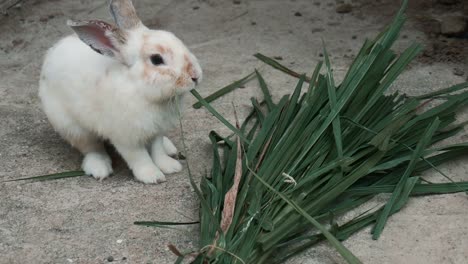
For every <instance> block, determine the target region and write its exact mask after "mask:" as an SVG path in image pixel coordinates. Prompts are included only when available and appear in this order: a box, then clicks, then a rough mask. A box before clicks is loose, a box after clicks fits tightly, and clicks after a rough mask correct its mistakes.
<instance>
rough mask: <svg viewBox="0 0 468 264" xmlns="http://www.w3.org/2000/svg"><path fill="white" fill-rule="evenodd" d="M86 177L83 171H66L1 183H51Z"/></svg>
mask: <svg viewBox="0 0 468 264" xmlns="http://www.w3.org/2000/svg"><path fill="white" fill-rule="evenodd" d="M81 176H86V173H85V172H84V171H67V172H60V173H54V174H48V175H42V176H35V177H28V178H21V179H13V180H8V181H3V182H15V181H28V180H31V181H51V180H59V179H66V178H74V177H81Z"/></svg>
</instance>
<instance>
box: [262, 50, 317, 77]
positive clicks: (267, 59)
mask: <svg viewBox="0 0 468 264" xmlns="http://www.w3.org/2000/svg"><path fill="white" fill-rule="evenodd" d="M254 56H255V57H256V58H257V59H259V60H261V61H262V62H264V63H266V64H268V65H270V66H271V67H273V68H275V69H277V70H280V71H282V72H284V73H286V74H288V75H291V76H293V77H296V78H300V77H301V75H303V74H301V73H297V72H295V71H293V70H291V69H289V68H287V67H286V66H284V65H282V64H281V63H279V62H278V61H276V60H274V59H272V58H270V57H267V56H265V55H263V54H261V53H256V54H254ZM305 81H306V82H310V78H308V77H306V79H305Z"/></svg>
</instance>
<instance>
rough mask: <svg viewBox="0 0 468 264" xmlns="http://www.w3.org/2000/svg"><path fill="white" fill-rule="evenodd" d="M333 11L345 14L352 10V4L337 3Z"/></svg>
mask: <svg viewBox="0 0 468 264" xmlns="http://www.w3.org/2000/svg"><path fill="white" fill-rule="evenodd" d="M335 11H336V12H337V13H339V14H346V13H350V12H351V11H353V6H352V5H351V4H339V5H337V6H336V8H335Z"/></svg>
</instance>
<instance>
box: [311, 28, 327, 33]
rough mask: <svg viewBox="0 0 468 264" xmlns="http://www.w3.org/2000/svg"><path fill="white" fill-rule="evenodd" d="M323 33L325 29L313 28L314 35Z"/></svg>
mask: <svg viewBox="0 0 468 264" xmlns="http://www.w3.org/2000/svg"><path fill="white" fill-rule="evenodd" d="M323 31H325V29H324V28H313V29H312V33H317V32H323Z"/></svg>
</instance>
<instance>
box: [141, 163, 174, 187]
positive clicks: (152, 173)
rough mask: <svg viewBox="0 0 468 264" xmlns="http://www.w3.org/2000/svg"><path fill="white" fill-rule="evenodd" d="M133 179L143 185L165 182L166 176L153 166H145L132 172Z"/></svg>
mask: <svg viewBox="0 0 468 264" xmlns="http://www.w3.org/2000/svg"><path fill="white" fill-rule="evenodd" d="M133 174H135V178H137V180H139V181H141V182H143V183H146V184H148V183H156V184H158V183H162V182H165V181H166V176H164V173H162V171H161V170H160V169H158V168H157V167H156V166H154V164H151V165H146V166H143V167H139V168H136V169H135V170H133Z"/></svg>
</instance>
